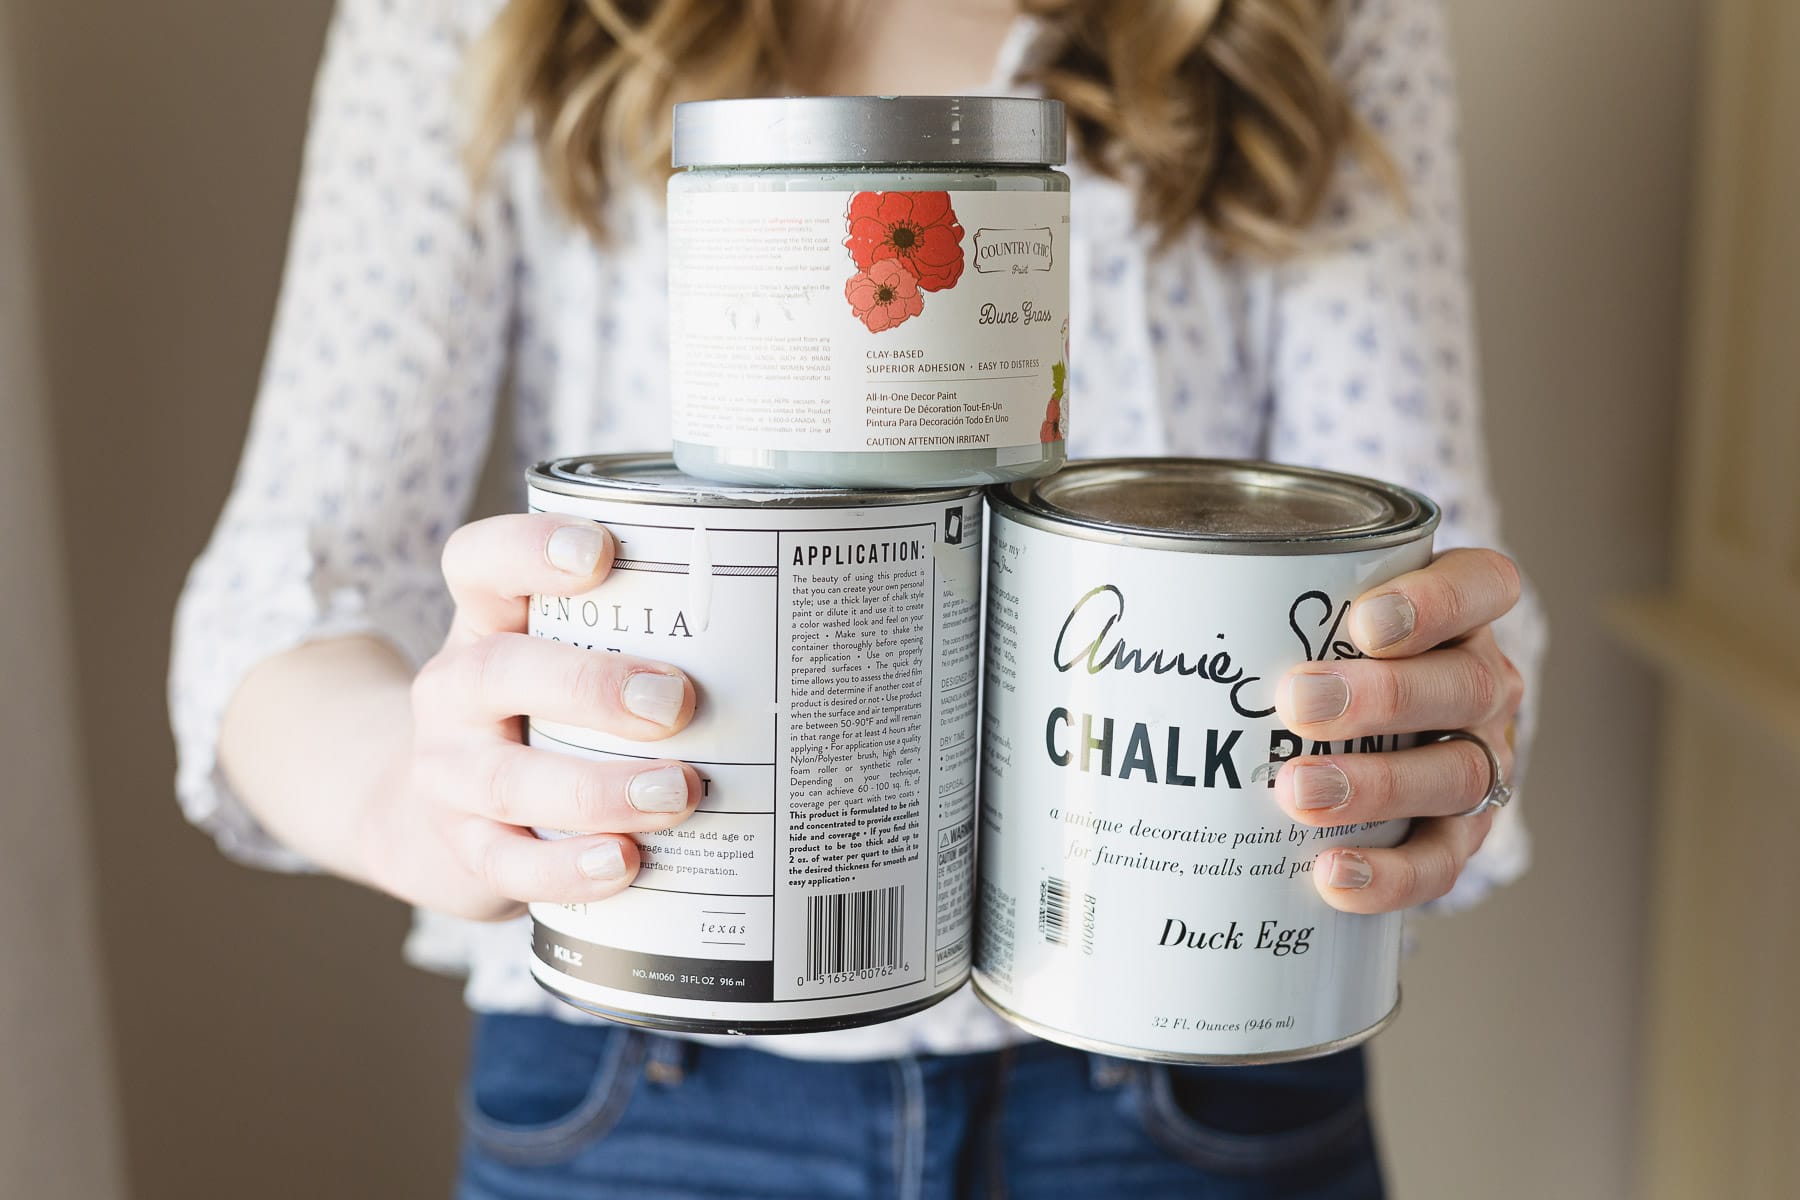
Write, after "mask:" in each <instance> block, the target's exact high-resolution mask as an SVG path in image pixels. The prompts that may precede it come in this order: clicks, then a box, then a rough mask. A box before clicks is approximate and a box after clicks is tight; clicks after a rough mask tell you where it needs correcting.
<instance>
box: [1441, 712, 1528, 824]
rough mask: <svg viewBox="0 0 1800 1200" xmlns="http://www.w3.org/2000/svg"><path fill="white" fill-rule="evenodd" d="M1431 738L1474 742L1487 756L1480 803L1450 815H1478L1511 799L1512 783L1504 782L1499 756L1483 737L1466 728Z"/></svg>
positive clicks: (1503, 804)
mask: <svg viewBox="0 0 1800 1200" xmlns="http://www.w3.org/2000/svg"><path fill="white" fill-rule="evenodd" d="M1431 740H1432V741H1433V742H1450V741H1458V742H1474V743H1475V744H1476V745H1477V746H1479V747H1481V752H1482V754H1484V755H1486V756H1487V760H1488V790H1487V795H1485V796H1483V797H1482V798H1481V803H1479V804H1477V805H1476V806H1475V807H1474V808H1471V809H1470V810H1469V811H1467V812H1459V813H1452V814H1451V815H1452V816H1457V817H1478V816H1480V815H1481V814H1482V813H1484V812H1487V811H1488V810H1489V809H1495V808H1505V807H1506V805H1507V803H1508V802H1509V801H1511V800H1512V798H1513V790H1512V784H1510V783H1508V782H1506V777H1505V776H1504V775H1502V774H1501V773H1500V760H1499V758H1497V757H1495V755H1494V748H1493V747H1492V746H1490V745H1488V744H1487V742H1486V741H1484V740H1483V739H1481V738H1479V737H1476V736H1475V735H1474V734H1472V733H1470V732H1469V731H1468V730H1466V729H1452V730H1451V731H1450V732H1448V733H1440V734H1438V735H1437V736H1436V737H1434V738H1432V739H1431Z"/></svg>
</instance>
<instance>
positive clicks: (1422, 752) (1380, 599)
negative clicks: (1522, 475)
mask: <svg viewBox="0 0 1800 1200" xmlns="http://www.w3.org/2000/svg"><path fill="white" fill-rule="evenodd" d="M1518 601H1519V571H1518V568H1517V567H1515V566H1514V565H1513V562H1512V560H1511V559H1509V558H1507V557H1506V556H1505V555H1503V554H1499V553H1497V552H1495V551H1492V550H1450V551H1446V552H1445V553H1443V554H1441V555H1439V556H1438V557H1437V559H1436V560H1435V561H1433V562H1432V564H1431V565H1430V566H1428V567H1425V568H1424V569H1423V570H1418V571H1414V572H1412V573H1410V574H1407V575H1402V576H1400V577H1399V578H1397V579H1394V580H1391V581H1389V582H1387V583H1384V584H1382V585H1381V586H1380V587H1378V588H1375V589H1374V590H1372V591H1369V592H1365V593H1364V594H1363V595H1361V596H1359V597H1358V598H1357V600H1356V602H1355V603H1354V604H1352V605H1351V607H1350V615H1349V620H1348V622H1347V624H1348V627H1349V630H1350V636H1351V639H1352V640H1353V641H1354V642H1355V643H1356V648H1357V649H1358V650H1360V651H1361V652H1362V653H1363V654H1365V655H1367V656H1368V657H1367V658H1349V659H1341V660H1339V661H1336V662H1309V663H1304V664H1302V665H1301V666H1298V667H1295V668H1294V669H1293V670H1292V671H1289V672H1288V673H1287V675H1285V676H1284V677H1283V678H1282V681H1281V684H1280V686H1279V687H1278V688H1277V690H1276V700H1275V707H1276V712H1277V713H1278V715H1279V716H1280V717H1281V720H1282V723H1283V724H1285V725H1286V726H1287V727H1288V728H1289V729H1290V730H1292V731H1293V732H1294V733H1295V734H1297V735H1299V736H1300V737H1301V738H1303V739H1305V740H1306V741H1307V742H1308V743H1311V742H1315V741H1318V742H1342V741H1345V740H1346V739H1353V738H1360V737H1374V736H1376V735H1378V734H1390V733H1418V732H1422V731H1426V730H1452V729H1461V730H1467V731H1468V732H1470V733H1472V734H1474V735H1475V736H1476V737H1479V738H1480V739H1481V740H1482V741H1484V742H1486V743H1487V744H1488V745H1489V746H1490V747H1492V748H1493V751H1494V754H1495V755H1496V756H1497V757H1498V758H1499V760H1500V767H1501V771H1502V773H1503V774H1507V775H1508V776H1510V772H1511V771H1512V766H1513V758H1512V746H1511V744H1510V726H1511V723H1512V717H1513V714H1514V713H1515V712H1517V711H1518V708H1519V702H1520V700H1521V698H1522V697H1523V695H1524V691H1525V683H1524V680H1523V679H1522V678H1521V677H1520V675H1519V672H1518V670H1517V668H1515V667H1514V666H1513V664H1512V662H1511V661H1510V660H1509V659H1508V658H1507V657H1506V655H1504V654H1502V653H1501V652H1500V647H1499V646H1498V645H1497V644H1496V643H1495V641H1494V632H1493V628H1492V622H1493V621H1495V620H1497V619H1498V618H1499V617H1501V616H1502V615H1504V614H1505V613H1506V612H1507V611H1508V610H1509V609H1511V608H1512V606H1513V605H1515V604H1517V603H1518ZM1489 774H1490V772H1489V766H1488V760H1487V756H1486V755H1484V754H1483V753H1482V752H1481V748H1480V747H1479V746H1476V745H1475V744H1473V743H1472V742H1468V741H1464V740H1461V739H1456V740H1452V741H1445V742H1436V743H1433V744H1430V745H1424V746H1418V747H1415V748H1412V749H1409V750H1401V751H1397V752H1393V753H1387V754H1334V755H1301V756H1298V757H1295V758H1293V759H1290V760H1289V761H1288V762H1286V763H1284V764H1283V765H1282V768H1281V771H1280V773H1279V774H1278V775H1277V776H1276V778H1275V798H1276V801H1277V802H1278V803H1279V804H1280V805H1281V807H1282V808H1283V809H1285V810H1286V811H1287V813H1288V815H1289V816H1291V817H1292V818H1293V819H1294V820H1296V821H1298V822H1300V823H1301V824H1303V825H1348V824H1351V823H1353V822H1360V821H1385V820H1388V819H1390V818H1395V817H1412V818H1415V820H1414V823H1413V827H1412V831H1411V834H1410V835H1409V836H1408V837H1407V839H1406V840H1405V841H1404V842H1402V843H1401V844H1400V845H1398V846H1395V847H1393V848H1392V849H1362V850H1345V849H1338V850H1327V851H1325V852H1324V853H1322V854H1320V855H1319V857H1318V859H1317V861H1316V862H1315V863H1314V865H1313V873H1312V874H1313V883H1314V884H1315V885H1316V886H1317V887H1318V889H1319V893H1320V894H1321V895H1322V896H1324V897H1325V900H1326V902H1327V903H1329V904H1330V905H1331V906H1332V907H1334V908H1339V909H1342V910H1343V911H1345V912H1358V913H1376V912H1391V911H1393V910H1395V909H1401V908H1410V907H1412V906H1413V905H1415V904H1422V903H1424V902H1425V901H1427V900H1435V899H1437V898H1438V897H1440V896H1442V895H1444V894H1445V893H1446V892H1448V891H1449V890H1450V888H1451V887H1452V885H1454V884H1455V883H1456V880H1457V877H1458V876H1460V875H1461V874H1462V870H1463V867H1464V866H1465V865H1466V864H1467V863H1468V861H1469V857H1470V856H1471V855H1473V854H1474V853H1475V851H1476V850H1478V849H1480V848H1481V843H1482V841H1483V840H1484V839H1485V838H1486V837H1487V833H1488V829H1489V827H1490V826H1491V825H1492V824H1493V814H1492V812H1491V811H1490V812H1487V813H1483V814H1481V815H1480V816H1474V817H1464V816H1457V815H1455V814H1457V813H1463V812H1467V811H1468V810H1469V809H1471V808H1473V807H1474V806H1475V805H1476V804H1477V803H1479V802H1480V801H1481V798H1482V797H1483V796H1484V795H1486V794H1487V790H1488V787H1489V784H1490V782H1491V781H1490V779H1489Z"/></svg>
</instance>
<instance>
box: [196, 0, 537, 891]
mask: <svg viewBox="0 0 1800 1200" xmlns="http://www.w3.org/2000/svg"><path fill="white" fill-rule="evenodd" d="M467 15H468V14H465V13H464V11H463V9H462V7H461V6H459V5H457V4H455V3H453V2H451V0H437V2H432V0H343V2H342V3H341V4H340V5H339V8H338V10H337V12H336V14H335V16H334V19H333V22H332V26H331V30H330V33H329V36H328V40H327V44H326V50H325V56H324V59H323V63H322V65H321V68H320V72H319V77H318V81H317V86H316V89H315V93H314V99H313V110H312V123H311V127H310V131H309V134H308V140H307V151H306V158H305V165H304V168H303V172H302V178H301V184H300V194H299V201H298V206H297V210H296V216H295V223H294V229H293V234H292V239H291V242H290V245H289V251H288V262H287V269H286V274H285V276H284V283H283V288H282V294H281V300H280V304H279V307H278V310H277V313H276V319H275V328H274V334H273V338H272V342H271V345H270V348H269V353H268V357H267V360H266V363H265V366H264V371H263V378H262V382H261V386H260V391H259V394H258V397H257V402H256V409H255V413H254V416H253V418H252V421H251V430H250V435H249V440H248V443H247V445H246V448H245V451H244V456H243V459H242V462H241V463H240V466H239V470H238V476H237V480H236V482H235V484H234V485H233V488H232V491H231V496H230V499H229V501H228V502H227V504H226V507H225V511H224V514H223V516H222V517H221V519H220V523H219V525H218V527H217V529H216V530H215V531H214V534H213V537H212V540H211V542H210V543H209V544H208V546H207V547H206V550H205V552H204V554H203V555H202V556H201V557H200V559H199V561H198V562H197V563H196V564H195V566H194V568H193V571H192V573H191V574H190V575H189V578H188V582H187V587H186V590H185V591H184V592H183V594H182V599H181V603H180V606H179V609H178V611H177V614H176V626H175V647H174V656H173V663H172V666H171V672H170V685H169V690H170V709H171V714H172V721H173V725H174V731H175V736H176V743H177V749H178V752H179V767H178V774H177V787H178V791H179V794H180V797H181V802H182V806H183V808H184V810H185V812H186V813H187V816H188V817H189V819H190V820H192V821H194V822H195V823H196V824H198V825H200V826H201V827H203V828H205V829H206V830H208V831H209V832H211V833H212V834H213V835H214V836H215V837H216V838H217V839H218V841H219V843H220V845H221V846H222V847H223V849H224V850H225V851H226V852H227V853H230V854H232V855H233V856H235V857H238V858H242V859H246V860H249V861H254V862H257V863H259V864H261V865H265V866H273V867H283V868H288V869H300V868H303V867H304V866H305V864H304V863H303V862H301V861H299V859H298V858H297V856H295V855H293V854H292V853H291V852H290V851H288V850H286V849H285V848H283V847H281V846H280V845H278V844H277V843H275V842H274V841H273V840H272V839H271V838H270V837H269V836H268V835H267V834H266V833H265V832H264V831H263V830H262V829H261V828H260V827H259V826H258V824H257V822H256V820H255V819H254V817H253V816H252V815H251V814H250V813H249V812H248V811H247V810H246V809H245V808H244V807H243V805H242V804H241V803H240V802H239V801H238V799H237V798H236V797H235V796H234V795H233V794H232V792H231V789H230V787H229V785H228V784H227V782H226V780H225V779H224V778H223V776H222V773H221V772H220V770H219V765H218V757H217V743H218V732H219V725H220V721H221V718H222V715H223V713H224V711H225V706H226V704H227V702H228V701H229V699H230V697H231V695H232V693H233V691H234V690H235V689H236V687H237V685H238V682H239V681H240V680H241V679H242V678H243V676H244V674H245V673H246V672H247V671H248V670H249V669H250V668H251V667H253V666H254V665H256V664H257V663H258V662H260V661H262V660H263V659H266V658H268V657H269V656H271V655H273V654H276V653H278V652H280V651H282V650H284V649H288V648H291V647H293V646H296V645H299V644H301V643H304V642H307V641H311V640H316V639H320V638H326V637H334V636H341V635H348V634H355V633H362V634H373V635H376V636H379V637H382V638H385V639H387V640H388V641H390V642H392V643H393V644H394V645H395V646H396V647H397V648H399V649H400V650H401V651H402V652H403V653H404V654H405V655H407V657H408V658H409V659H411V660H413V661H415V662H418V661H422V660H423V659H424V658H425V657H427V656H428V655H429V654H430V653H431V652H432V650H433V649H434V647H435V644H436V642H437V640H438V639H439V638H440V637H441V636H442V631H443V629H444V628H445V626H446V625H447V622H448V615H449V614H448V607H447V599H446V597H445V594H444V589H443V586H442V582H441V579H440V577H439V574H438V567H437V562H438V556H439V554H440V553H441V550H442V546H443V543H444V540H445V538H446V537H447V536H448V535H449V533H450V530H451V529H452V528H453V527H454V526H455V525H456V524H457V523H458V522H459V521H460V520H461V518H462V515H463V513H464V511H465V510H466V508H467V506H468V504H469V501H470V497H471V494H472V492H473V489H474V487H475V484H476V481H477V477H478V474H479V472H480V468H481V464H482V461H483V459H484V456H485V453H486V448H487V442H488V438H489V434H490V430H491V427H492V424H493V418H494V410H495V399H496V396H497V394H498V390H499V387H500V381H501V375H502V371H503V367H504V363H505V360H506V355H507V333H508V325H509V321H510V313H511V308H512V300H511V289H512V276H513V270H514V248H513V238H512V230H511V222H510V217H509V214H508V212H507V210H506V208H505V203H504V201H503V200H502V199H501V198H499V197H498V196H495V195H483V196H479V197H477V196H473V195H471V191H470V188H469V186H468V184H467V182H466V180H465V176H464V172H463V169H462V166H461V163H460V160H459V149H458V146H459V140H458V129H457V120H458V115H457V107H456V100H455V87H456V79H457V74H458V71H459V68H460V63H461V60H462V54H463V50H464V45H465V42H466V34H467V32H468V31H469V30H470V28H471V27H472V26H471V22H470V21H469V20H468V19H466V17H467Z"/></svg>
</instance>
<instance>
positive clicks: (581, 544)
mask: <svg viewBox="0 0 1800 1200" xmlns="http://www.w3.org/2000/svg"><path fill="white" fill-rule="evenodd" d="M604 553H606V530H604V529H602V528H600V526H598V525H564V526H563V527H562V528H561V529H558V530H557V531H556V532H555V533H552V534H551V535H550V540H549V541H547V542H545V543H544V557H545V558H547V559H549V560H550V565H551V566H553V567H555V568H556V569H557V570H559V571H567V572H568V573H569V574H571V575H592V574H593V573H594V568H595V567H597V566H599V565H600V556H601V555H602V554H604Z"/></svg>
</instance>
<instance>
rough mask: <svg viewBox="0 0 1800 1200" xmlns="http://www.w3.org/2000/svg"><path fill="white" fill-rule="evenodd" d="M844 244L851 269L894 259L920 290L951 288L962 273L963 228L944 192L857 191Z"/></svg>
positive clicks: (938, 290)
mask: <svg viewBox="0 0 1800 1200" xmlns="http://www.w3.org/2000/svg"><path fill="white" fill-rule="evenodd" d="M844 215H845V219H846V221H847V222H848V225H849V234H850V236H848V237H846V238H845V239H844V246H845V248H847V249H848V250H849V251H850V257H851V259H853V260H854V261H855V263H856V265H857V266H858V267H860V268H862V269H863V270H865V271H866V270H868V269H869V268H870V267H871V266H873V265H874V264H875V263H878V262H882V261H884V260H886V259H896V260H898V261H899V263H900V265H901V266H903V267H905V268H906V269H907V271H908V272H910V273H911V275H912V277H913V278H914V279H916V280H918V282H919V288H920V290H921V291H927V292H941V291H944V290H945V289H948V288H953V287H955V286H956V281H957V280H958V279H961V278H962V272H963V248H962V239H963V227H962V226H961V225H960V224H959V223H958V222H957V220H956V212H955V211H954V210H953V209H952V208H951V207H950V193H949V192H858V193H856V195H854V196H852V197H851V198H850V208H849V211H848V212H846V213H845V214H844Z"/></svg>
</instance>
